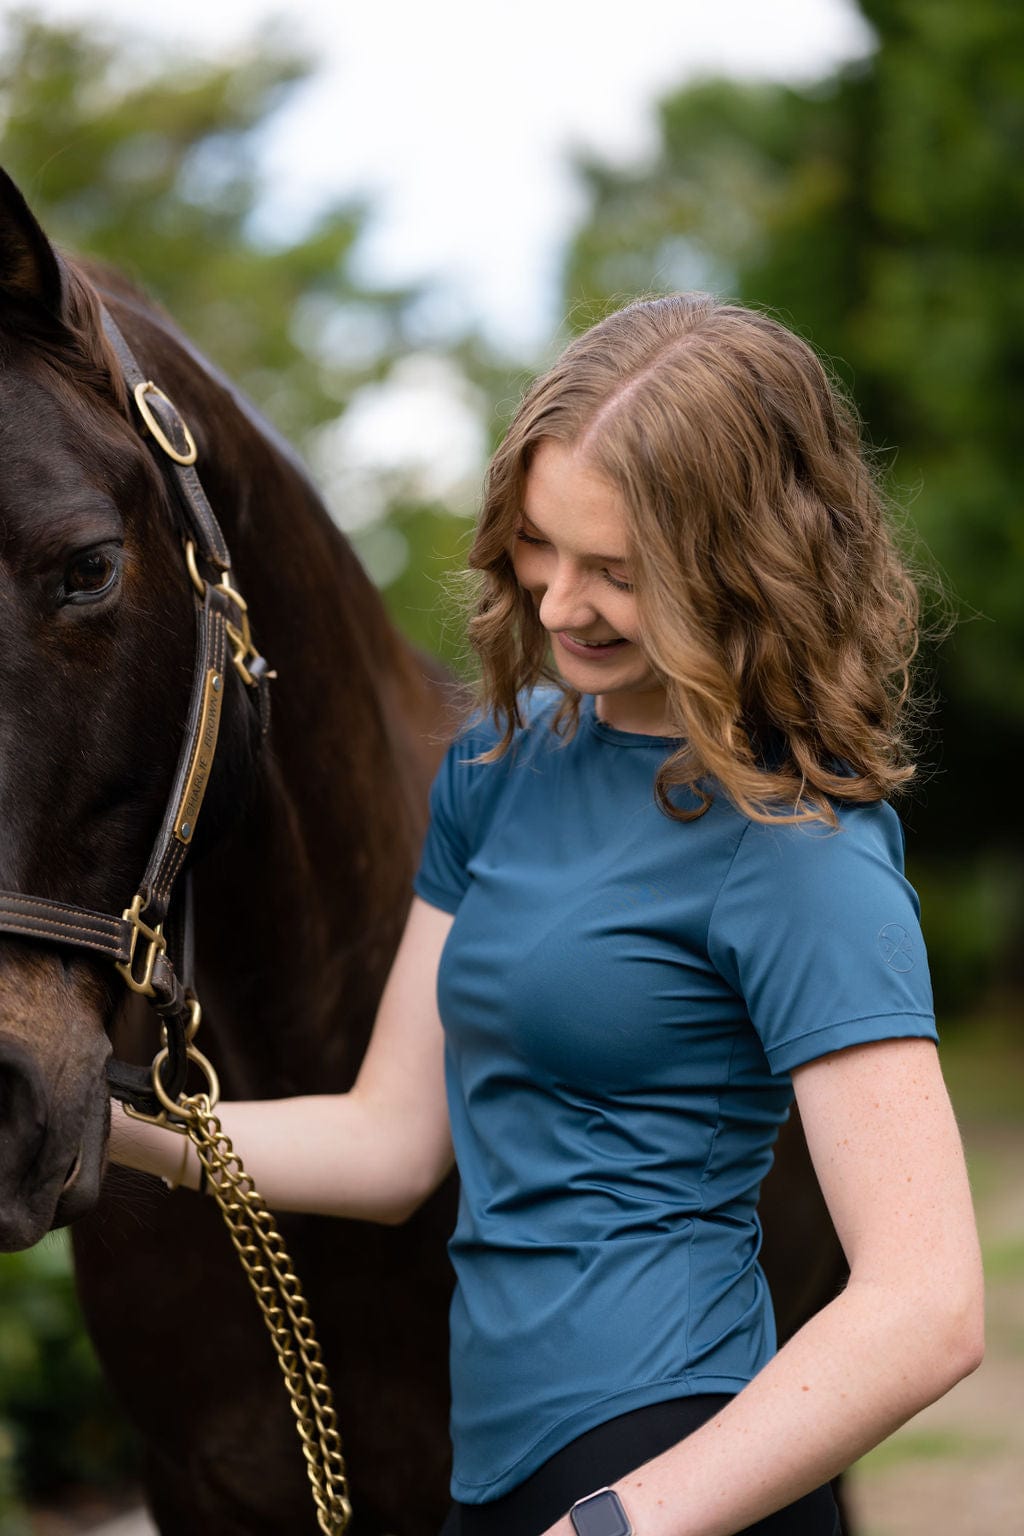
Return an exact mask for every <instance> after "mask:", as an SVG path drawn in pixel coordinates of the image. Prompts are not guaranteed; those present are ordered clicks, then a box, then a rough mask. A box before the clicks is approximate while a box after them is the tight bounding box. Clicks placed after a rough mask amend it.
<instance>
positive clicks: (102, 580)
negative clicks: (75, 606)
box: [62, 549, 118, 603]
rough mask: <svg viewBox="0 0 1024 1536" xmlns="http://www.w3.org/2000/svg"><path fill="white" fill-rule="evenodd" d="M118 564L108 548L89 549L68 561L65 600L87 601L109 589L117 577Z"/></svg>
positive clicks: (65, 577)
mask: <svg viewBox="0 0 1024 1536" xmlns="http://www.w3.org/2000/svg"><path fill="white" fill-rule="evenodd" d="M117 574H118V566H117V561H116V560H115V559H114V556H113V555H112V554H110V553H109V552H108V551H106V550H102V549H87V550H85V551H84V552H83V553H82V554H80V555H76V556H75V558H74V559H73V560H71V561H70V562H69V563H68V566H67V569H66V570H65V572H64V588H63V593H62V595H63V598H64V601H65V602H69V603H74V602H85V601H88V599H89V598H92V597H100V596H102V594H103V593H104V592H107V591H109V589H110V588H111V587H112V586H113V584H114V582H115V580H116V579H117Z"/></svg>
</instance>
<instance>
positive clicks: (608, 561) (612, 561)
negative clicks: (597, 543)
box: [519, 509, 629, 565]
mask: <svg viewBox="0 0 1024 1536" xmlns="http://www.w3.org/2000/svg"><path fill="white" fill-rule="evenodd" d="M519 519H520V523H521V524H522V525H523V526H524V527H525V528H526V529H527V531H532V532H533V533H536V534H537V536H538V538H541V539H546V538H547V534H546V533H545V532H544V530H543V528H541V526H540V525H539V523H536V522H534V520H533V518H532V517H531V516H530V514H529V513H528V512H527V511H526V510H525V509H524V510H523V511H521V512H520V514H519ZM583 558H584V559H585V560H591V561H594V562H596V563H597V564H598V565H628V564H629V556H628V555H599V554H596V553H593V552H588V553H587V554H585V555H584V557H583Z"/></svg>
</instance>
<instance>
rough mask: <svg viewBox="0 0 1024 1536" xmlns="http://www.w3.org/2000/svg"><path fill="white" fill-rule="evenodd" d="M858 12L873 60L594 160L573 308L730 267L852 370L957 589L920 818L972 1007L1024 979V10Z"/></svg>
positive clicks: (952, 960)
mask: <svg viewBox="0 0 1024 1536" xmlns="http://www.w3.org/2000/svg"><path fill="white" fill-rule="evenodd" d="M861 9H862V11H863V13H864V15H865V17H866V19H867V20H868V21H869V22H870V24H871V26H872V27H873V29H874V31H875V35H876V38H877V46H876V48H875V50H874V52H873V53H872V55H871V56H870V57H869V58H868V59H866V60H865V61H863V62H860V63H857V64H854V65H851V66H849V67H847V68H845V69H843V70H841V71H839V72H838V73H837V74H836V75H835V76H833V77H832V78H830V79H827V80H822V81H820V82H818V83H816V84H814V85H811V86H807V87H802V88H799V89H795V88H792V87H787V86H783V85H770V84H769V85H763V84H757V85H752V84H741V83H737V82H732V81H727V80H708V81H703V82H700V83H698V84H695V85H691V86H688V87H686V88H684V89H682V90H680V91H678V92H676V93H674V94H672V95H670V96H669V97H667V98H666V99H665V100H663V101H662V102H661V103H660V104H659V106H658V108H657V125H658V130H659V140H660V143H659V148H658V150H657V153H656V155H655V157H654V159H653V160H652V161H651V162H650V163H648V164H643V165H639V166H636V167H635V168H627V169H624V170H623V169H618V168H612V167H609V166H608V165H605V164H602V163H601V162H600V161H598V160H595V159H590V160H587V161H584V162H582V163H581V165H580V172H581V174H582V176H583V179H584V182H585V185H586V189H587V192H588V196H589V212H588V216H587V218H586V220H585V222H584V224H583V226H582V227H581V228H580V229H579V231H578V233H577V235H576V237H575V239H574V241H573V243H572V247H571V249H570V251H569V254H568V258H567V263H566V274H565V298H566V306H565V307H566V312H567V313H568V315H569V317H570V324H571V325H572V326H573V327H574V328H582V327H583V326H584V325H586V324H589V323H590V322H591V321H592V320H593V319H594V318H596V317H597V316H598V315H600V314H602V313H604V312H606V311H607V310H608V309H609V308H611V307H614V305H616V304H617V303H620V302H622V301H623V300H625V299H628V298H629V297H631V296H633V295H635V294H637V293H640V292H655V291H668V290H670V289H678V288H692V287H700V288H708V289H711V290H713V291H715V292H718V293H722V294H725V295H729V296H733V297H736V298H738V299H740V300H743V301H746V302H750V303H754V304H757V305H762V306H768V307H770V308H771V309H772V310H773V311H775V312H776V313H778V314H779V316H780V318H782V319H783V320H785V321H786V322H788V323H789V324H791V325H793V326H794V327H795V328H796V329H797V330H798V331H800V332H801V334H803V335H805V336H806V337H807V338H808V339H809V340H810V341H811V342H812V343H813V344H814V345H815V346H817V347H818V348H819V349H820V350H822V351H823V352H824V353H826V354H827V355H829V356H830V357H831V358H832V359H833V360H834V362H835V365H836V368H837V371H838V372H839V373H840V375H841V376H843V377H844V380H845V382H846V384H847V385H848V387H849V388H850V390H851V392H852V393H853V395H854V398H855V399H856V400H857V402H858V405H859V407H860V410H861V412H862V415H863V417H864V419H865V422H866V424H867V429H868V432H869V435H870V438H871V439H872V441H873V442H874V444H875V445H876V446H877V448H878V449H879V451H880V455H879V456H880V458H881V460H882V462H883V463H884V465H885V467H886V480H887V483H888V487H889V489H890V490H891V492H892V495H893V497H894V500H895V501H896V503H897V504H899V505H902V506H905V507H910V508H911V509H912V514H913V521H914V523H915V524H916V526H917V528H918V529H919V530H920V533H921V535H922V536H923V538H924V541H925V544H926V545H927V547H928V549H929V550H930V551H931V554H932V557H933V558H934V560H935V561H936V562H937V563H938V565H939V567H940V568H941V569H942V570H943V571H944V572H945V573H947V580H948V584H949V585H950V587H951V588H952V591H953V595H954V597H955V599H956V601H957V604H958V606H959V609H960V616H961V622H960V624H959V626H958V628H957V631H956V633H955V634H954V636H953V638H952V639H951V640H950V641H949V642H947V644H946V645H945V646H944V647H943V649H942V652H941V655H940V660H939V666H938V684H939V693H940V706H941V707H940V712H939V717H938V719H939V731H940V735H941V741H942V747H941V756H940V764H939V767H940V771H939V772H937V773H935V774H934V775H933V776H932V777H931V778H930V780H928V781H927V782H926V784H925V785H924V786H923V787H922V790H921V792H920V794H919V797H918V798H917V800H915V801H914V802H913V803H912V806H911V809H910V811H909V813H908V814H909V821H910V830H911V834H912V836H911V851H912V856H913V862H914V870H915V874H916V873H917V872H918V871H919V870H920V871H921V883H922V885H927V887H928V888H929V891H932V892H934V898H933V899H934V901H935V903H936V907H937V908H941V911H938V910H937V913H936V915H937V920H938V921H939V922H940V924H941V928H942V935H943V943H942V945H941V947H940V946H935V951H936V952H935V968H936V972H937V980H938V982H939V991H940V994H941V1000H942V1001H943V1002H944V1003H945V1004H946V1006H947V1007H950V1008H953V1009H962V1008H964V1007H969V1006H971V1005H972V1004H974V1005H976V1004H977V1003H978V1002H980V1001H981V999H982V995H983V990H984V986H985V984H986V982H988V983H993V982H994V981H996V980H997V979H998V980H1001V981H1002V982H1003V983H1006V984H1012V985H1015V986H1019V985H1020V984H1021V983H1022V982H1024V970H1022V962H1021V956H1022V954H1024V945H1022V944H1021V943H1020V929H1021V922H1022V913H1024V880H1022V860H1021V858H1020V852H1021V848H1022V844H1024V811H1022V808H1021V802H1020V798H1019V796H1018V795H1017V793H1016V767H1017V763H1018V761H1019V757H1020V751H1021V748H1022V747H1024V666H1022V665H1021V658H1022V655H1024V603H1022V601H1021V592H1022V590H1024V519H1022V517H1021V512H1020V487H1019V478H1020V448H1019V443H1020V422H1021V420H1022V419H1024V270H1022V268H1021V265H1020V256H1019V253H1020V248H1021V244H1022V240H1024V10H1022V9H1021V8H1020V7H1019V6H1017V5H1014V4H1012V3H1009V0H975V3H974V4H972V5H970V6H964V5H960V4H959V3H957V0H862V5H861ZM927 755H929V754H928V753H927V752H926V756H927ZM930 755H932V756H934V752H933V753H932V754H930ZM979 792H982V793H984V795H985V797H986V800H987V803H989V804H990V805H991V806H992V807H993V811H994V814H993V816H992V818H991V819H990V820H989V821H988V822H987V823H985V824H979V818H978V817H977V815H974V814H971V812H972V810H973V806H974V804H975V802H976V799H977V795H978V793H979ZM926 866H927V867H926ZM979 881H980V887H981V888H983V889H984V890H985V891H987V892H988V897H987V898H986V899H985V900H984V901H983V902H981V903H980V905H979V903H978V902H976V901H973V902H970V903H965V902H964V900H962V899H961V898H962V896H963V893H964V892H966V891H971V892H972V893H975V894H976V893H977V892H978V890H979ZM982 912H984V913H985V914H987V915H986V917H985V919H984V921H982V917H981V913H982ZM926 916H927V913H926Z"/></svg>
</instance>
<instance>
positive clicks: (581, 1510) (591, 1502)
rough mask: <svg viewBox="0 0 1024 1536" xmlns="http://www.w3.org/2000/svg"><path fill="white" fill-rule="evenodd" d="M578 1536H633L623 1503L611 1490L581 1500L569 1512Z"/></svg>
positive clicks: (606, 1489) (604, 1489) (603, 1490)
mask: <svg viewBox="0 0 1024 1536" xmlns="http://www.w3.org/2000/svg"><path fill="white" fill-rule="evenodd" d="M569 1515H570V1518H571V1519H572V1523H573V1526H574V1528H575V1530H576V1532H577V1536H632V1531H633V1527H632V1526H631V1525H630V1523H629V1521H628V1520H627V1518H626V1511H625V1510H624V1509H623V1507H622V1501H621V1499H620V1498H619V1496H618V1494H617V1493H614V1492H613V1491H612V1489H611V1488H602V1490H601V1492H600V1493H594V1494H591V1496H590V1498H589V1499H581V1500H580V1502H579V1503H578V1504H574V1505H573V1507H572V1509H571V1510H570V1511H569Z"/></svg>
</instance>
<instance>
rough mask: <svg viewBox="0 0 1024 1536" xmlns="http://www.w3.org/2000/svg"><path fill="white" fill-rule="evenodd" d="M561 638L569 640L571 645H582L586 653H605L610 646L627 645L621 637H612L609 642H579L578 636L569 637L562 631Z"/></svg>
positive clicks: (627, 642) (626, 641)
mask: <svg viewBox="0 0 1024 1536" xmlns="http://www.w3.org/2000/svg"><path fill="white" fill-rule="evenodd" d="M562 638H563V639H565V640H570V641H571V642H572V644H573V645H582V646H583V647H584V648H585V649H586V650H588V651H606V650H608V648H609V646H612V645H628V644H629V641H628V640H624V639H623V638H622V636H621V635H618V636H614V637H613V638H612V639H610V640H581V639H580V637H579V635H569V634H566V633H565V632H564V631H563V634H562Z"/></svg>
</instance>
